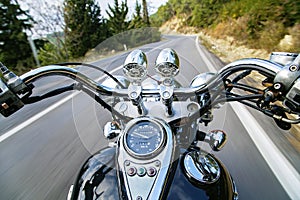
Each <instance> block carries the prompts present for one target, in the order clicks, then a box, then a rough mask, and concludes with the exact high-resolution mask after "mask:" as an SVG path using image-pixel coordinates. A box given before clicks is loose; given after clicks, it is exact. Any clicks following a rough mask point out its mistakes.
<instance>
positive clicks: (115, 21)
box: [106, 0, 130, 35]
mask: <svg viewBox="0 0 300 200" xmlns="http://www.w3.org/2000/svg"><path fill="white" fill-rule="evenodd" d="M106 13H107V15H108V16H109V19H108V27H109V31H110V33H111V34H112V35H115V34H118V33H122V32H124V31H127V30H128V29H129V24H130V22H129V21H128V20H127V19H126V18H127V14H128V6H127V0H125V1H122V2H121V5H120V4H119V1H118V0H115V1H114V6H113V7H112V6H111V5H108V10H107V11H106Z"/></svg>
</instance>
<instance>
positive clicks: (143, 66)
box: [123, 49, 148, 80]
mask: <svg viewBox="0 0 300 200" xmlns="http://www.w3.org/2000/svg"><path fill="white" fill-rule="evenodd" d="M147 65H148V62H147V57H146V55H145V53H144V52H143V51H141V50H139V49H136V50H134V51H132V52H131V53H130V54H129V55H128V56H127V57H126V60H125V62H124V65H123V72H124V74H125V75H126V76H127V77H128V78H130V79H133V80H138V79H143V78H144V77H146V75H147Z"/></svg>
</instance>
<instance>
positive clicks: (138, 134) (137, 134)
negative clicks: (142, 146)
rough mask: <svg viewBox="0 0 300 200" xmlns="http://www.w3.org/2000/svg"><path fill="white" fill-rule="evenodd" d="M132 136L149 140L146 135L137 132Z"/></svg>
mask: <svg viewBox="0 0 300 200" xmlns="http://www.w3.org/2000/svg"><path fill="white" fill-rule="evenodd" d="M132 135H136V136H139V137H142V138H145V139H149V137H147V136H146V135H142V134H140V133H137V132H134V133H132Z"/></svg>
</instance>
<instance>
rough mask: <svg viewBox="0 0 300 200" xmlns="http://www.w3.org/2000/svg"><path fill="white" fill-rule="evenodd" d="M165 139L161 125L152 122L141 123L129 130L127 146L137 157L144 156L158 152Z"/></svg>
mask: <svg viewBox="0 0 300 200" xmlns="http://www.w3.org/2000/svg"><path fill="white" fill-rule="evenodd" d="M163 139H164V135H163V131H162V129H161V128H160V126H159V125H157V124H156V123H153V122H150V121H141V122H138V123H137V124H135V125H133V127H131V128H130V129H129V130H128V132H127V135H126V145H127V147H128V149H129V150H130V151H131V152H133V153H134V154H135V155H138V156H144V155H149V154H152V153H154V152H155V151H156V150H158V149H159V148H160V146H161V145H162V142H163Z"/></svg>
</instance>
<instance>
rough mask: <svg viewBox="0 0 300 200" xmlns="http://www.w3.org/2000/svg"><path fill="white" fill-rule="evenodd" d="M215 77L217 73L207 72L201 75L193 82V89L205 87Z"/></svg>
mask: <svg viewBox="0 0 300 200" xmlns="http://www.w3.org/2000/svg"><path fill="white" fill-rule="evenodd" d="M214 76H215V73H211V72H206V73H202V74H199V75H197V76H195V77H194V78H193V80H192V81H191V83H190V87H191V88H197V87H200V86H203V85H206V84H207V83H208V82H209V80H211V79H212V78H213V77H214Z"/></svg>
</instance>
